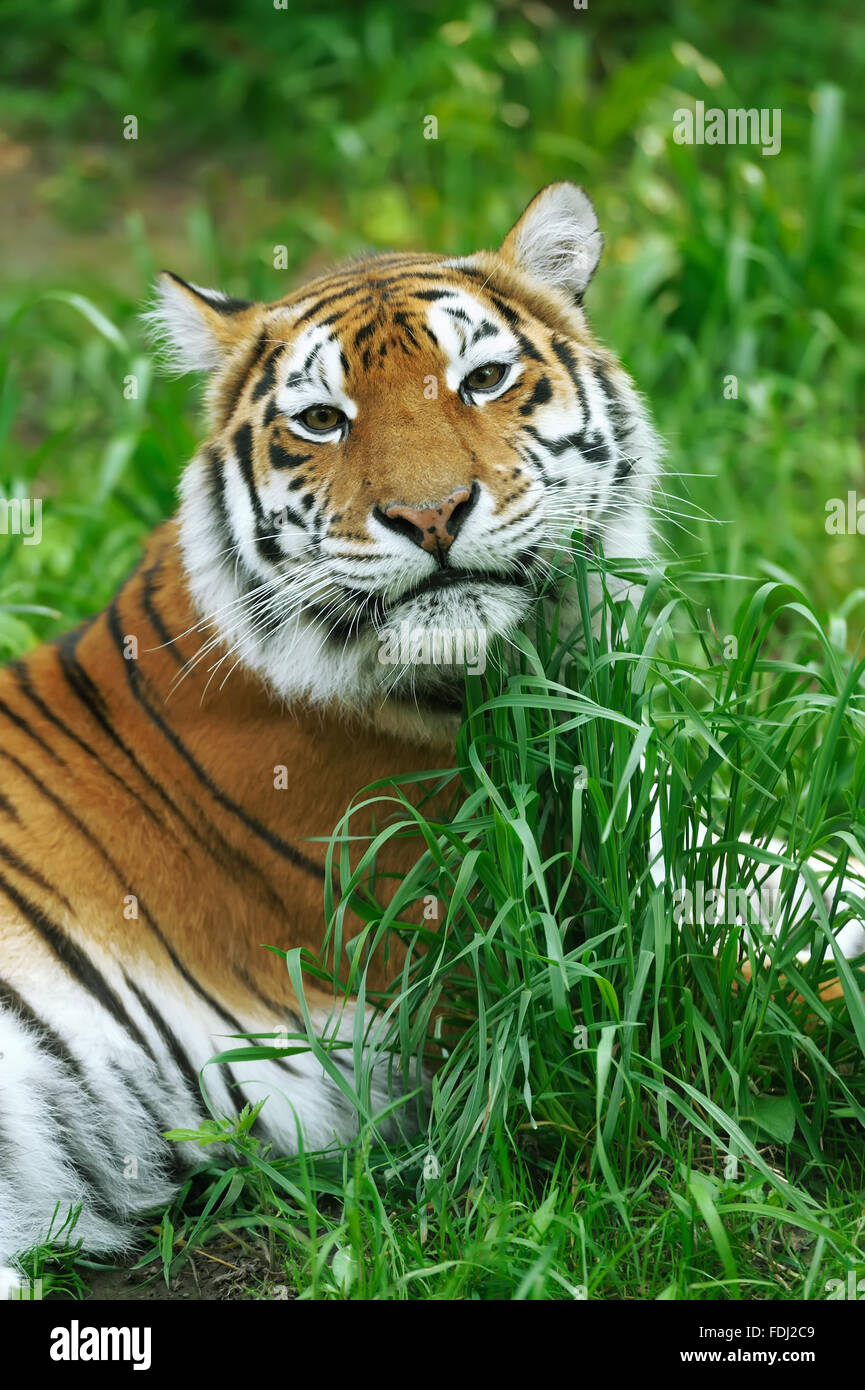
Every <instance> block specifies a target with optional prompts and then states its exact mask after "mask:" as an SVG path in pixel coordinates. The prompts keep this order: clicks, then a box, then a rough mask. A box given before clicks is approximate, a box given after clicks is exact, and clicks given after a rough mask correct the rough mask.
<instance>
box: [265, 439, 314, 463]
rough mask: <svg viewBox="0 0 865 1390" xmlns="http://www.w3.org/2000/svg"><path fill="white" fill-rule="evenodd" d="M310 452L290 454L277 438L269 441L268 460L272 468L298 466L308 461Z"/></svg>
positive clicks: (310, 455) (310, 456)
mask: <svg viewBox="0 0 865 1390" xmlns="http://www.w3.org/2000/svg"><path fill="white" fill-rule="evenodd" d="M311 458H312V454H292V453H289V451H288V449H286V448H284V447H283V445H282V444H280V442H279V440H278V439H272V440H271V441H270V462H271V466H272V467H273V468H298V467H299V466H300V464H302V463H308V462H309V460H310V459H311Z"/></svg>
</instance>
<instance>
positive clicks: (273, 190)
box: [0, 0, 865, 657]
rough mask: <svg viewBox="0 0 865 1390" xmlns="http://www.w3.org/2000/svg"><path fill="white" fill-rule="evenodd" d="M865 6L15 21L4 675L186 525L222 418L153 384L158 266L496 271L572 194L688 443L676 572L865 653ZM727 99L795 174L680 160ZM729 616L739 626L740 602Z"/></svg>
mask: <svg viewBox="0 0 865 1390" xmlns="http://www.w3.org/2000/svg"><path fill="white" fill-rule="evenodd" d="M860 8H861V7H860V6H859V5H858V4H857V3H855V2H854V0H849V3H843V2H842V3H834V4H832V5H831V7H829V8H826V7H819V8H818V7H816V6H814V5H813V4H811V3H805V0H793V3H786V4H784V5H783V6H781V5H777V6H776V5H773V4H768V3H764V4H762V5H753V4H750V3H743V0H728V3H727V4H725V5H723V6H720V5H717V4H714V3H713V4H709V3H683V4H677V3H673V4H661V3H656V4H653V5H642V4H641V5H637V4H631V5H629V4H623V3H618V2H617V0H608V2H607V3H603V2H602V0H590V3H589V6H588V8H587V9H584V10H579V9H575V8H574V6H573V4H571V3H566V0H545V2H544V3H541V2H540V0H538V2H537V3H536V2H535V0H525V3H519V0H501V2H500V3H496V4H492V3H487V0H479V2H478V3H469V4H463V5H457V4H451V3H447V2H446V0H412V3H411V4H397V3H381V2H380V0H373V2H372V3H364V4H359V3H356V2H355V0H317V3H315V4H314V5H313V4H309V5H301V4H294V3H292V0H286V8H276V7H275V5H274V4H273V2H272V0H255V2H254V3H250V0H247V3H245V4H241V3H240V2H239V0H221V3H216V4H212V3H209V4H207V5H204V4H199V5H193V4H185V3H174V4H171V5H169V4H164V5H162V6H159V5H153V4H146V3H145V4H140V3H138V4H133V3H131V0H101V3H100V2H98V0H45V2H44V3H42V4H40V5H39V6H33V5H32V4H31V3H29V0H6V2H5V3H3V5H2V14H3V18H4V20H5V24H4V43H3V46H2V51H0V92H2V103H0V110H2V115H0V197H2V206H3V214H2V227H0V251H2V256H0V260H2V265H3V272H2V273H3V284H2V287H0V312H2V321H3V322H4V325H5V332H4V334H3V347H2V389H0V450H2V452H0V489H2V492H3V493H4V494H5V495H7V496H8V495H13V494H14V495H19V496H22V497H34V496H35V497H41V498H43V499H44V514H43V527H44V536H43V541H42V543H41V544H40V545H38V546H31V547H25V546H23V545H22V544H21V541H20V539H19V538H15V537H4V536H0V657H3V656H7V655H10V654H14V653H16V652H18V651H21V650H23V649H25V648H26V647H28V646H29V645H31V644H32V643H33V642H35V641H37V640H39V639H41V638H42V637H44V636H46V635H50V634H51V633H53V632H55V631H57V630H59V629H61V628H62V627H64V626H68V625H69V624H70V623H71V622H73V621H75V620H76V619H77V618H79V617H81V616H83V615H84V614H86V613H88V612H91V611H93V610H94V609H95V608H97V607H98V606H100V605H101V604H102V603H103V602H105V601H106V600H107V599H108V597H109V596H110V594H111V593H112V591H113V589H114V588H115V586H116V584H117V583H118V582H119V581H120V580H121V579H122V577H123V576H124V574H125V573H126V572H127V571H128V570H129V569H130V568H131V567H132V565H133V564H134V563H135V561H136V559H137V556H138V553H139V546H140V540H141V537H142V535H143V534H144V533H145V532H146V531H147V530H148V529H149V528H150V527H151V526H152V525H153V524H155V523H156V522H157V521H158V520H160V519H161V518H162V517H163V516H165V515H167V514H168V513H169V512H170V511H171V510H172V507H173V499H174V491H175V487H176V482H177V478H178V475H179V473H180V470H181V468H182V465H183V463H184V461H185V460H186V459H187V458H188V457H189V455H190V453H191V451H192V449H193V447H194V445H195V442H196V440H197V438H198V437H199V433H200V428H199V420H198V414H197V399H196V398H197V395H198V392H197V390H196V388H195V386H194V385H193V384H191V383H190V382H189V381H179V382H178V381H170V380H167V379H165V378H156V379H154V378H153V375H152V373H151V370H150V367H149V364H148V360H147V355H146V352H145V347H144V337H143V334H142V331H141V328H140V326H139V324H138V321H137V317H136V315H137V312H138V310H139V309H140V307H141V305H142V302H143V300H144V299H145V296H146V294H147V289H148V285H149V283H150V281H151V279H152V277H153V273H154V270H155V269H157V268H159V267H160V266H162V265H167V266H169V267H170V268H172V269H174V270H176V271H177V272H178V273H180V274H181V275H183V276H185V277H187V278H189V279H193V280H195V281H196V282H198V283H200V284H205V285H208V284H210V285H215V286H219V287H221V288H223V289H226V290H228V291H231V292H234V293H237V294H240V295H244V296H246V295H250V294H252V295H255V296H261V297H270V298H272V297H276V296H278V295H281V294H283V293H284V292H285V291H286V290H287V289H288V288H289V287H290V285H292V284H294V283H297V282H298V281H300V280H301V279H302V278H304V277H306V276H308V275H310V274H312V273H315V272H316V271H319V270H321V269H323V268H324V267H326V266H327V265H330V264H332V263H333V262H335V261H338V260H339V259H340V258H342V257H345V256H347V255H351V254H354V253H357V252H358V251H360V250H363V249H366V248H368V247H371V246H373V247H381V248H387V247H390V248H401V247H415V248H419V249H431V250H440V251H445V252H459V251H470V250H472V249H474V248H476V247H477V246H479V245H490V244H495V243H496V242H498V241H499V240H500V239H501V237H502V235H503V234H504V233H505V232H506V231H507V229H508V227H509V226H510V224H511V223H512V222H513V221H514V219H515V218H516V216H517V215H518V214H519V212H520V211H521V209H522V207H523V205H524V204H525V203H526V202H527V201H528V199H529V198H530V197H531V196H532V195H533V194H534V193H535V192H536V190H537V189H538V188H539V187H540V186H541V185H543V184H544V183H547V182H549V181H551V180H554V179H561V178H568V179H574V180H576V181H578V182H581V183H583V184H584V185H585V186H586V188H587V189H588V191H589V192H590V193H591V195H592V197H593V198H594V200H595V202H596V205H597V208H598V211H599V215H600V218H601V223H602V227H603V230H604V233H605V236H606V242H607V249H606V253H605V257H604V260H603V262H602V265H601V269H600V270H599V272H598V275H597V277H596V280H595V282H594V283H593V285H592V287H591V289H590V291H589V294H588V296H587V309H588V311H589V314H590V317H591V319H592V321H593V324H594V327H595V329H596V331H597V332H598V334H599V336H600V337H601V338H602V339H603V340H604V341H606V342H607V343H608V344H609V345H610V346H611V347H612V348H614V349H615V350H616V351H617V352H618V353H619V354H620V356H621V357H622V358H623V360H624V362H625V364H626V366H627V367H628V368H629V370H630V371H631V372H632V374H633V375H634V377H635V378H636V380H637V382H638V384H639V385H640V387H641V388H642V389H643V390H644V391H645V392H646V393H647V395H648V396H649V398H650V400H651V402H652V404H653V407H654V410H655V413H656V417H657V420H658V423H659V426H660V428H661V430H662V432H663V433H664V435H665V436H666V438H667V440H668V444H669V461H668V463H667V469H668V473H667V475H666V476H665V477H664V478H663V479H662V487H663V492H662V493H660V494H659V505H660V507H661V508H662V510H664V511H665V512H666V513H668V514H669V515H668V516H667V518H666V519H665V521H664V527H663V529H664V537H665V545H664V552H665V554H667V555H668V556H670V557H673V558H677V557H681V558H683V559H685V560H687V561H688V562H689V563H697V564H699V566H700V568H701V569H703V570H704V571H706V572H707V573H708V574H709V575H710V576H711V575H713V574H719V573H721V572H730V573H733V574H737V575H750V576H753V575H758V574H763V573H765V572H766V571H767V569H768V570H769V571H770V572H772V573H776V574H777V573H778V571H781V572H783V573H786V574H788V575H789V576H791V578H792V579H793V580H794V581H796V582H799V583H801V584H802V585H803V586H804V587H805V589H806V590H807V591H808V592H809V593H810V594H811V595H812V596H813V598H814V599H815V601H816V602H817V604H818V606H819V607H820V609H821V611H822V612H823V613H824V614H826V615H827V617H828V615H829V614H833V613H834V614H837V613H838V612H839V611H842V612H844V613H847V614H848V616H849V618H850V622H849V627H848V639H847V640H848V642H849V643H850V644H851V645H852V644H853V643H855V642H856V641H857V640H858V639H859V637H860V636H861V634H862V631H863V617H862V615H863V605H862V604H861V603H860V602H859V601H858V600H857V598H856V597H855V591H856V589H857V586H859V585H862V584H865V536H857V535H851V536H830V535H828V534H827V532H826V529H825V506H826V502H827V500H828V499H829V498H832V497H845V496H846V494H847V492H848V490H850V489H857V488H858V490H859V495H860V496H865V469H863V464H862V454H861V438H862V417H861V410H860V402H861V400H862V387H863V362H865V348H863V337H862V333H861V328H862V323H863V319H865V276H863V250H865V212H863V208H865V200H863V197H862V194H863V184H865V164H863V161H862V159H861V154H862V137H863V129H865V121H863V104H865V27H863V21H862V19H861V17H860ZM697 100H701V101H703V102H704V103H705V104H706V106H707V107H721V108H723V109H728V108H731V107H757V108H776V107H777V108H780V110H781V113H782V145H781V150H780V153H779V154H777V155H776V156H774V157H763V156H762V155H761V153H760V149H759V147H748V146H738V147H728V146H705V145H704V146H702V147H700V146H686V145H678V144H676V143H674V141H673V128H674V112H675V111H676V110H678V109H680V108H682V107H689V106H693V105H694V103H695V102H696V101H697ZM431 115H432V116H435V117H436V119H437V123H438V138H437V139H435V140H432V139H425V138H424V129H425V118H426V117H428V116H431ZM130 116H134V117H135V118H136V120H137V127H138V129H137V136H138V138H137V139H134V140H133V139H126V138H124V130H125V129H126V130H127V131H128V130H129V126H130V123H129V121H128V119H127V118H128V117H130ZM275 247H285V248H286V249H285V260H286V267H285V268H284V269H275V268H274V248H275ZM730 376H735V377H736V378H737V383H738V396H737V397H736V398H727V397H725V379H727V378H729V377H730ZM130 378H134V385H133V388H132V389H130V386H129V379H130ZM136 390H137V397H136V395H135V391H136ZM729 394H730V388H729V385H728V386H727V396H729ZM704 593H705V602H706V607H707V608H710V609H711V621H712V623H713V624H714V625H715V627H716V629H717V630H718V631H719V632H721V633H723V632H724V631H727V630H729V626H730V622H731V615H732V612H733V608H734V606H735V604H736V603H737V602H738V600H739V598H740V597H741V589H740V585H739V584H738V583H736V582H733V581H731V580H729V579H721V578H711V577H710V578H709V579H708V580H707V582H706V583H705V589H704ZM851 596H852V597H851ZM34 609H39V610H43V609H44V610H45V611H44V612H42V611H33V610H34Z"/></svg>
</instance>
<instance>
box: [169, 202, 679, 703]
mask: <svg viewBox="0 0 865 1390" xmlns="http://www.w3.org/2000/svg"><path fill="white" fill-rule="evenodd" d="M601 245H602V241H601V235H600V231H599V229H598V223H597V218H596V215H595V212H594V208H593V207H592V204H591V202H590V201H589V199H588V197H587V196H586V194H585V193H584V192H583V191H582V189H579V188H577V187H575V186H574V185H572V184H568V183H559V184H553V185H551V186H550V187H548V188H546V189H544V190H542V192H541V193H539V194H538V195H537V197H536V198H535V199H534V200H533V201H532V202H531V203H530V204H529V206H528V208H527V209H526V211H525V212H524V213H523V215H522V217H521V218H520V219H519V221H518V222H517V223H516V225H515V226H514V227H513V228H512V230H511V231H510V233H509V234H508V236H507V237H506V238H505V240H504V242H503V244H502V246H501V247H500V248H499V250H498V251H495V252H491V251H480V252H477V253H475V254H473V255H470V256H464V257H439V256H434V255H408V254H393V255H389V254H384V255H378V256H373V257H370V258H366V259H362V260H359V261H356V262H352V263H350V264H348V265H347V266H345V267H342V268H341V269H338V270H336V271H334V272H333V273H332V274H329V275H326V276H324V277H322V278H321V279H318V280H315V281H313V282H312V283H311V284H308V285H306V286H304V287H303V288H302V289H300V290H298V291H296V292H294V293H292V294H289V295H287V296H286V297H285V298H284V299H281V300H278V301H277V302H275V303H272V304H252V303H247V302H245V301H238V300H234V299H229V298H227V297H226V296H225V295H222V294H221V293H219V292H216V291H210V290H202V289H200V288H198V287H197V286H194V285H187V284H185V283H184V282H183V281H181V280H179V279H178V278H177V277H175V276H172V275H168V274H164V275H163V276H162V277H161V279H160V283H159V287H158V302H157V305H156V308H155V309H154V311H153V312H152V314H151V315H150V318H151V322H152V324H153V326H154V328H155V329H156V331H157V333H158V334H159V336H160V337H161V340H162V342H163V345H164V346H165V347H166V349H167V352H168V357H169V360H170V362H172V363H173V365H174V366H175V367H177V368H178V369H180V370H191V369H192V370H206V371H208V372H210V374H211V375H210V383H209V388H208V407H209V416H210V422H211V432H210V436H209V438H208V440H207V442H206V443H205V445H204V446H203V447H202V448H201V450H200V451H199V452H198V454H197V455H196V457H195V458H194V459H193V461H192V462H191V463H190V465H189V466H188V468H187V470H186V473H185V476H184V478H183V482H182V487H181V499H182V500H181V511H180V535H181V546H182V551H183V556H184V563H185V567H186V572H187V578H188V583H189V587H190V590H191V593H192V596H193V600H194V603H195V605H196V607H197V609H198V610H199V612H200V614H201V617H202V620H203V622H206V623H208V624H209V625H210V645H211V646H212V647H213V649H214V650H221V651H222V653H223V655H224V657H225V669H226V670H230V669H231V668H232V664H233V663H241V664H243V665H245V666H247V667H248V668H250V669H252V670H254V671H255V672H257V673H258V674H259V675H260V676H262V677H263V678H264V679H265V681H266V682H267V683H268V684H269V685H270V686H271V688H272V689H273V690H274V691H275V692H276V693H277V695H278V696H280V697H281V698H283V699H286V700H294V699H304V700H307V701H309V702H311V703H313V704H323V703H331V702H336V703H339V704H342V705H343V706H345V707H346V708H348V709H353V710H366V711H368V712H371V713H373V714H375V715H376V716H377V717H379V718H384V715H385V713H386V712H388V711H389V712H391V713H392V712H393V711H394V710H402V711H408V710H409V709H411V710H413V711H414V712H415V714H416V716H418V717H419V718H420V720H421V722H422V723H424V722H429V721H433V722H434V721H435V720H436V719H437V718H438V717H440V716H441V717H444V718H448V712H449V711H451V710H452V709H453V708H458V706H459V703H460V699H461V687H462V684H463V682H464V678H465V671H466V667H467V666H468V665H469V663H470V662H471V661H473V660H474V661H477V660H478V657H479V655H480V652H481V649H482V648H485V647H486V645H487V643H488V642H489V641H490V640H491V639H492V638H494V637H496V636H507V635H508V633H510V632H512V631H513V629H514V628H515V627H516V626H517V625H518V624H519V623H520V622H521V621H522V620H524V619H525V617H526V616H527V615H528V613H529V612H530V610H531V609H532V607H533V605H534V604H536V603H537V601H538V594H539V591H540V589H541V587H542V586H543V585H544V583H545V582H546V583H547V584H548V589H547V592H553V593H555V587H556V582H557V580H558V578H559V575H560V572H561V562H562V556H563V554H564V553H566V552H567V551H568V550H569V549H570V548H571V546H572V544H573V537H574V533H575V530H576V532H577V534H578V535H581V537H582V542H581V543H582V544H584V545H586V546H591V545H593V544H594V543H595V542H596V541H597V540H599V539H600V540H602V541H603V545H604V549H605V552H606V553H607V554H608V555H619V556H622V555H626V556H629V557H639V556H645V555H647V554H648V553H649V550H650V528H649V523H648V516H647V499H648V495H649V491H650V488H651V483H652V477H653V473H654V470H655V467H656V460H657V458H658V442H657V438H656V436H655V434H654V432H653V429H652V427H651V424H650V422H649V420H648V418H647V416H646V414H645V411H644V409H643V406H642V403H641V401H640V399H639V397H638V395H637V393H636V391H635V390H634V388H633V386H632V384H631V382H630V381H629V379H628V377H627V376H626V375H625V373H624V372H623V371H622V369H621V367H620V366H619V365H618V364H617V362H616V361H615V359H614V358H613V357H612V356H611V355H610V354H609V353H607V352H606V351H605V350H604V349H603V348H601V347H600V346H599V345H598V343H597V342H596V341H595V340H594V338H593V337H592V334H591V332H590V330H589V328H588V324H587V321H586V317H585V313H584V311H583V308H582V296H583V291H584V290H585V288H586V285H587V284H588V282H589V280H590V278H591V276H592V274H593V272H594V270H595V267H596V265H597V263H598V259H599V257H600V252H601ZM550 580H552V590H550V588H549V581H550ZM418 652H419V653H421V655H423V653H425V652H426V653H429V654H430V659H426V660H424V659H420V660H418V659H416V653H418ZM436 653H438V655H437V656H436V655H435V654H436Z"/></svg>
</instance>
